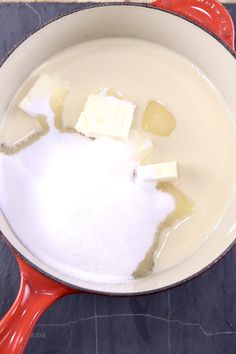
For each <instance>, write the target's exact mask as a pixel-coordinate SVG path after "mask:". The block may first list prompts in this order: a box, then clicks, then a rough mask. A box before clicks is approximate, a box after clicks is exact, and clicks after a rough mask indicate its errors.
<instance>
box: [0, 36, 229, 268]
mask: <svg viewBox="0 0 236 354" xmlns="http://www.w3.org/2000/svg"><path fill="white" fill-rule="evenodd" d="M40 72H47V73H48V74H52V75H55V76H57V77H58V78H60V79H62V80H65V81H69V82H70V86H71V90H70V94H69V95H68V96H67V98H66V99H65V102H64V111H63V116H62V120H63V122H64V124H65V125H66V126H68V127H73V126H74V124H75V123H76V121H77V119H78V117H79V114H80V112H81V111H82V109H83V106H84V103H85V101H86V99H87V97H88V96H89V95H90V94H91V93H94V92H97V91H98V90H100V89H103V88H104V87H106V86H109V87H111V88H113V89H115V90H118V91H120V92H121V94H122V96H123V97H124V98H125V99H127V100H130V101H132V102H134V103H135V104H136V105H137V108H136V113H135V117H136V118H135V122H134V124H133V126H134V127H135V128H137V129H140V130H142V125H141V122H142V116H143V112H144V109H145V107H146V105H147V103H148V102H149V101H150V100H153V99H157V100H159V101H161V102H162V103H163V104H165V105H166V107H167V108H168V110H169V111H171V112H172V113H173V115H174V117H175V119H176V127H175V130H174V131H173V133H172V135H171V136H170V137H168V138H166V137H165V138H164V137H163V138H162V137H157V136H155V135H150V136H151V138H152V140H153V142H154V145H155V150H154V153H153V154H152V155H151V156H150V158H149V159H148V161H147V162H150V163H155V162H162V161H169V160H176V161H177V162H178V166H179V179H178V181H177V184H176V185H177V187H178V188H179V189H181V190H182V191H183V192H184V193H185V194H186V195H187V196H188V197H189V199H190V200H191V201H192V203H193V204H194V211H193V213H192V215H191V216H190V217H189V218H188V219H187V220H185V221H184V222H180V223H179V224H178V225H176V227H174V228H172V229H171V230H168V231H166V232H165V234H168V235H167V236H168V237H162V241H161V243H160V245H159V249H161V252H157V255H158V259H156V260H155V270H157V271H162V270H165V269H167V268H169V267H172V266H174V265H175V264H177V263H179V262H181V261H183V260H184V259H185V258H187V257H189V256H191V254H193V253H194V252H195V251H196V250H197V249H198V248H199V247H200V246H201V245H202V244H203V243H204V242H206V241H207V238H208V237H209V236H210V234H211V231H212V230H213V228H214V226H215V225H216V224H217V223H218V222H219V221H220V220H221V218H222V217H223V216H224V210H225V208H226V206H227V203H228V201H229V198H230V194H231V192H232V189H233V187H234V182H235V166H234V165H233V161H234V159H235V151H236V143H235V142H236V139H235V129H234V127H233V123H232V117H231V113H230V111H229V109H228V107H227V105H226V103H225V102H224V100H223V98H222V97H221V95H220V93H219V92H218V91H217V90H216V88H214V86H213V85H212V84H211V83H210V82H209V81H208V80H207V78H205V77H204V75H203V74H202V73H201V72H200V71H199V69H198V68H196V67H195V66H194V65H193V64H192V63H190V62H189V61H187V60H186V59H184V58H183V57H181V56H180V55H178V54H176V53H174V52H173V51H171V50H168V49H166V48H164V47H162V46H159V45H157V44H154V43H150V42H146V41H142V40H134V39H122V38H116V39H114V38H110V39H109V38H108V39H101V40H96V41H91V42H85V43H82V44H80V45H78V46H76V47H73V48H69V49H68V50H66V51H64V52H62V53H60V54H58V55H57V56H55V57H53V58H51V59H49V60H48V61H47V62H46V63H45V64H44V65H42V66H41V67H40V68H39V69H37V70H36V71H35V72H34V73H33V74H32V75H31V77H29V78H28V79H27V80H26V82H25V83H24V85H23V86H22V87H21V88H20V90H19V91H18V93H17V94H16V96H15V97H14V99H13V100H12V102H11V104H10V106H9V109H8V111H7V114H6V124H7V125H8V126H9V129H8V131H7V133H6V134H5V136H4V141H7V142H11V141H13V140H14V141H15V140H16V135H17V134H19V136H22V133H23V132H24V131H25V134H27V133H30V132H31V131H35V132H37V131H38V130H39V125H38V124H37V122H36V121H35V120H32V118H29V117H27V116H26V115H25V114H24V113H23V112H21V111H20V110H19V109H18V108H17V105H18V103H19V102H20V100H21V99H22V98H23V97H24V96H25V95H26V93H27V92H28V90H29V88H30V87H31V86H32V83H33V82H34V81H35V79H36V78H37V77H38V74H39V73H40ZM12 127H14V131H13V129H12ZM28 148H30V147H28ZM134 207H135V206H134ZM144 237H145V235H144ZM222 237H224V235H222ZM164 243H165V245H164V247H162V246H163V244H164Z"/></svg>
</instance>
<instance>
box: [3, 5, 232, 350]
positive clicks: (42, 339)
mask: <svg viewBox="0 0 236 354" xmlns="http://www.w3.org/2000/svg"><path fill="white" fill-rule="evenodd" d="M82 6H84V5H81V4H68V3H67V4H55V3H51V4H46V3H45V4H44V3H41V4H39V3H35V4H32V3H31V4H29V3H22V4H1V5H0V59H1V58H2V57H3V56H4V55H5V53H6V52H7V51H8V50H10V49H11V48H12V46H13V45H15V44H16V43H17V42H19V41H20V40H21V39H22V37H24V36H25V34H27V33H29V32H31V31H34V30H35V29H36V28H38V27H39V26H40V25H41V24H43V23H45V22H46V21H48V20H49V19H51V18H54V17H55V16H58V15H60V14H62V13H64V12H65V11H67V10H72V9H75V8H81V7H82ZM227 7H228V9H229V10H230V12H231V14H232V16H233V17H234V19H235V23H236V6H234V5H228V6H227ZM235 79H236V78H235ZM235 269H236V248H235V247H234V248H233V249H232V250H231V251H230V252H229V253H228V254H227V256H226V257H224V259H223V260H221V261H220V262H219V263H218V264H216V265H215V266H214V267H212V268H211V269H210V270H209V271H207V272H205V273H204V274H202V275H201V276H199V277H198V278H196V279H194V280H192V281H191V282H188V283H186V284H185V285H182V286H179V287H178V288H175V289H172V290H169V291H166V292H163V293H160V294H154V295H148V296H139V297H128V298H121V297H120V298H111V297H105V296H94V295H71V296H67V297H65V298H63V299H62V300H60V301H59V302H57V303H56V304H55V305H53V306H52V307H51V308H50V309H48V310H47V311H46V313H45V314H44V315H43V316H42V317H41V319H40V321H39V322H38V324H37V326H36V328H35V330H34V332H33V334H32V337H31V340H30V342H29V345H28V347H27V350H26V354H66V353H69V354H77V353H80V354H157V353H159V354H235V353H236V271H235ZM18 287H19V271H18V268H17V265H16V261H15V259H14V257H13V256H12V254H11V253H10V252H9V250H8V249H7V247H6V246H5V244H4V243H3V241H1V240H0V316H3V315H4V314H5V313H6V311H7V310H8V309H9V307H10V305H11V304H12V302H13V300H14V298H15V296H16V293H17V289H18ZM9 354H10V353H9Z"/></svg>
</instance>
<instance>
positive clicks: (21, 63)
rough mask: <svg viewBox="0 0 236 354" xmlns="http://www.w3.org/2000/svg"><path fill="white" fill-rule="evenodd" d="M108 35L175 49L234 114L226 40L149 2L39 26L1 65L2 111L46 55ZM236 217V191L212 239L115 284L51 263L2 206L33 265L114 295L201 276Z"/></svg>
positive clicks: (4, 226) (230, 235)
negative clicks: (166, 264)
mask: <svg viewBox="0 0 236 354" xmlns="http://www.w3.org/2000/svg"><path fill="white" fill-rule="evenodd" d="M108 36H109V37H112V36H119V37H122V36H123V37H134V38H143V39H147V40H150V41H154V42H158V43H160V44H162V45H165V46H167V47H170V48H172V49H174V50H176V51H177V52H179V53H180V54H182V55H183V56H185V57H187V58H188V59H190V60H191V61H192V62H194V63H196V64H197V65H198V66H199V67H200V68H201V69H202V70H203V71H204V72H205V73H206V74H207V76H208V78H209V79H210V80H211V81H212V82H213V83H214V85H215V86H216V87H217V88H218V89H219V90H220V91H221V93H222V94H223V95H224V98H225V100H226V102H227V104H228V106H229V107H230V109H231V110H232V112H233V114H234V116H235V117H236V102H234V101H236V100H234V92H236V82H235V83H234V80H233V77H236V61H235V56H234V54H233V52H232V51H231V50H230V49H229V48H228V47H227V46H226V45H225V44H224V43H222V42H221V41H220V40H219V39H217V38H216V37H215V36H214V35H212V34H210V33H208V32H207V31H205V30H203V29H202V28H201V27H199V26H198V25H195V24H193V23H191V22H190V21H188V20H185V19H183V18H182V17H181V16H177V15H174V14H171V13H169V12H168V11H163V10H158V9H156V8H152V7H150V6H149V7H147V5H146V6H145V5H140V4H139V5H138V4H121V3H120V4H119V3H109V4H105V5H101V6H94V7H89V8H87V9H83V10H77V11H74V12H72V13H69V14H66V15H64V16H63V17H60V18H59V19H56V20H53V21H52V22H50V23H49V24H47V25H45V26H44V27H42V28H40V29H39V30H38V31H37V32H35V33H33V34H32V35H31V36H29V37H28V38H26V40H25V41H23V42H22V43H21V44H20V45H19V46H18V47H16V48H15V49H14V51H13V52H12V53H11V54H10V55H9V56H8V58H7V60H6V61H4V63H3V64H2V67H1V68H0V91H1V93H2V97H1V106H0V114H1V116H2V115H3V113H4V111H5V109H6V107H7V105H8V103H9V102H10V100H11V98H12V96H13V95H14V93H15V91H16V90H17V88H18V87H19V86H20V84H21V83H22V82H23V81H24V79H25V78H27V76H28V75H29V74H30V72H32V70H34V69H35V68H36V67H37V66H39V65H40V64H41V63H43V62H44V61H45V60H46V59H47V58H49V57H50V56H52V55H53V54H55V53H57V52H59V51H61V50H63V49H65V48H67V47H70V46H72V45H74V44H76V43H78V42H79V41H85V40H89V39H95V38H100V37H108ZM215 58H217V60H215ZM26 64H27V65H26ZM226 67H227V70H225V68H226ZM234 123H235V124H236V120H234ZM235 185H236V183H235ZM235 220H236V193H235V191H234V192H233V195H232V200H231V202H230V205H229V206H228V209H227V212H226V215H225V217H224V218H223V220H222V221H221V222H220V223H219V225H218V226H217V228H216V230H215V231H214V233H213V234H212V236H211V237H210V238H209V239H208V241H207V242H206V243H205V244H204V245H203V246H202V247H201V248H199V249H198V250H197V251H196V252H195V253H193V254H192V256H191V257H189V258H188V259H185V260H184V261H183V262H181V263H180V264H178V265H176V266H175V267H173V268H170V269H167V270H165V271H163V272H160V273H158V274H153V275H152V276H150V277H147V278H144V279H140V280H135V281H133V282H130V283H122V284H115V285H113V284H112V285H111V284H96V283H90V282H85V281H81V280H77V279H73V278H70V277H68V276H65V275H63V274H61V273H59V272H57V271H56V270H54V269H52V268H50V267H48V266H47V265H45V264H44V263H42V262H41V261H40V260H38V259H37V258H36V257H35V256H34V255H32V254H31V253H30V252H29V251H28V250H27V249H26V248H25V247H24V246H23V245H22V244H21V242H20V241H19V240H18V238H17V237H16V236H15V234H14V233H13V231H12V230H11V228H10V227H9V225H8V223H7V221H6V219H5V218H4V215H3V214H2V213H1V212H0V225H1V230H2V232H3V234H4V238H5V240H6V242H7V243H8V244H9V245H10V246H11V247H12V248H13V249H14V251H15V253H17V254H18V255H20V257H22V258H23V259H25V260H26V261H27V262H28V263H30V264H31V265H32V267H34V268H36V269H38V270H39V271H40V272H42V273H44V274H46V275H48V276H49V277H51V278H53V279H56V280H58V281H59V282H62V283H64V284H67V285H69V286H70V287H74V288H78V289H82V290H85V291H89V292H100V293H106V294H111V295H131V294H144V293H150V292H154V291H161V290H164V289H167V288H170V287H173V286H176V285H179V284H182V283H183V282H185V281H187V280H189V279H191V278H193V277H195V276H197V275H198V274H200V273H201V272H203V271H204V270H206V269H208V268H209V267H210V266H211V265H212V264H214V263H215V262H216V261H218V260H219V259H220V258H221V257H222V256H223V255H224V254H225V253H226V252H227V251H228V250H229V249H230V248H231V247H232V246H233V245H234V243H235V228H236V223H235Z"/></svg>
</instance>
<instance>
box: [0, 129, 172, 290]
mask: <svg viewBox="0 0 236 354" xmlns="http://www.w3.org/2000/svg"><path fill="white" fill-rule="evenodd" d="M130 151H131V149H130V147H129V145H127V144H124V143H122V142H119V141H116V140H113V139H110V138H100V139H96V140H91V139H88V138H85V137H83V136H82V135H80V134H65V133H64V134H62V133H60V132H59V131H57V130H56V129H55V128H52V129H50V132H49V133H48V134H47V135H45V136H44V137H42V138H40V139H39V140H38V141H37V142H35V143H34V144H32V145H31V146H29V147H27V148H25V149H23V150H22V151H20V152H19V153H17V154H15V155H12V156H7V155H4V154H1V156H0V163H1V166H0V205H1V208H2V211H3V213H4V214H5V216H6V218H7V219H8V221H9V224H10V226H11V227H12V229H13V231H14V232H15V234H16V235H17V237H18V238H19V239H20V240H21V241H22V243H23V244H24V245H25V246H26V247H27V248H28V249H29V250H30V251H31V252H32V253H33V254H34V255H35V256H36V257H38V258H39V259H40V260H41V261H43V262H45V263H46V264H47V265H49V266H51V267H52V268H55V269H57V270H58V271H60V272H61V273H63V274H67V275H69V276H72V277H75V278H79V279H82V280H88V281H93V282H104V283H118V282H123V281H128V280H130V279H132V273H133V272H134V271H135V270H136V268H137V267H138V265H139V263H140V262H141V261H142V260H143V259H144V257H145V254H146V252H147V251H148V249H149V248H150V246H151V245H152V242H153V240H154V236H155V232H156V231H157V228H158V225H159V224H160V223H161V222H162V221H163V220H164V219H165V218H166V217H167V215H168V214H169V213H170V212H171V211H172V210H173V209H174V207H175V205H174V200H173V198H172V196H170V195H169V194H166V193H163V192H161V191H158V190H157V189H156V188H155V183H150V182H146V183H144V182H143V183H141V182H137V181H135V178H134V169H135V167H136V162H135V161H134V160H133V158H132V154H131V152H130Z"/></svg>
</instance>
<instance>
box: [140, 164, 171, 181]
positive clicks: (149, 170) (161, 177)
mask: <svg viewBox="0 0 236 354" xmlns="http://www.w3.org/2000/svg"><path fill="white" fill-rule="evenodd" d="M135 174H136V176H137V179H138V180H141V181H149V182H160V181H173V180H176V179H177V178H178V171H177V162H176V161H170V162H162V163H156V164H153V165H140V166H138V167H137V168H136V170H135Z"/></svg>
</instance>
